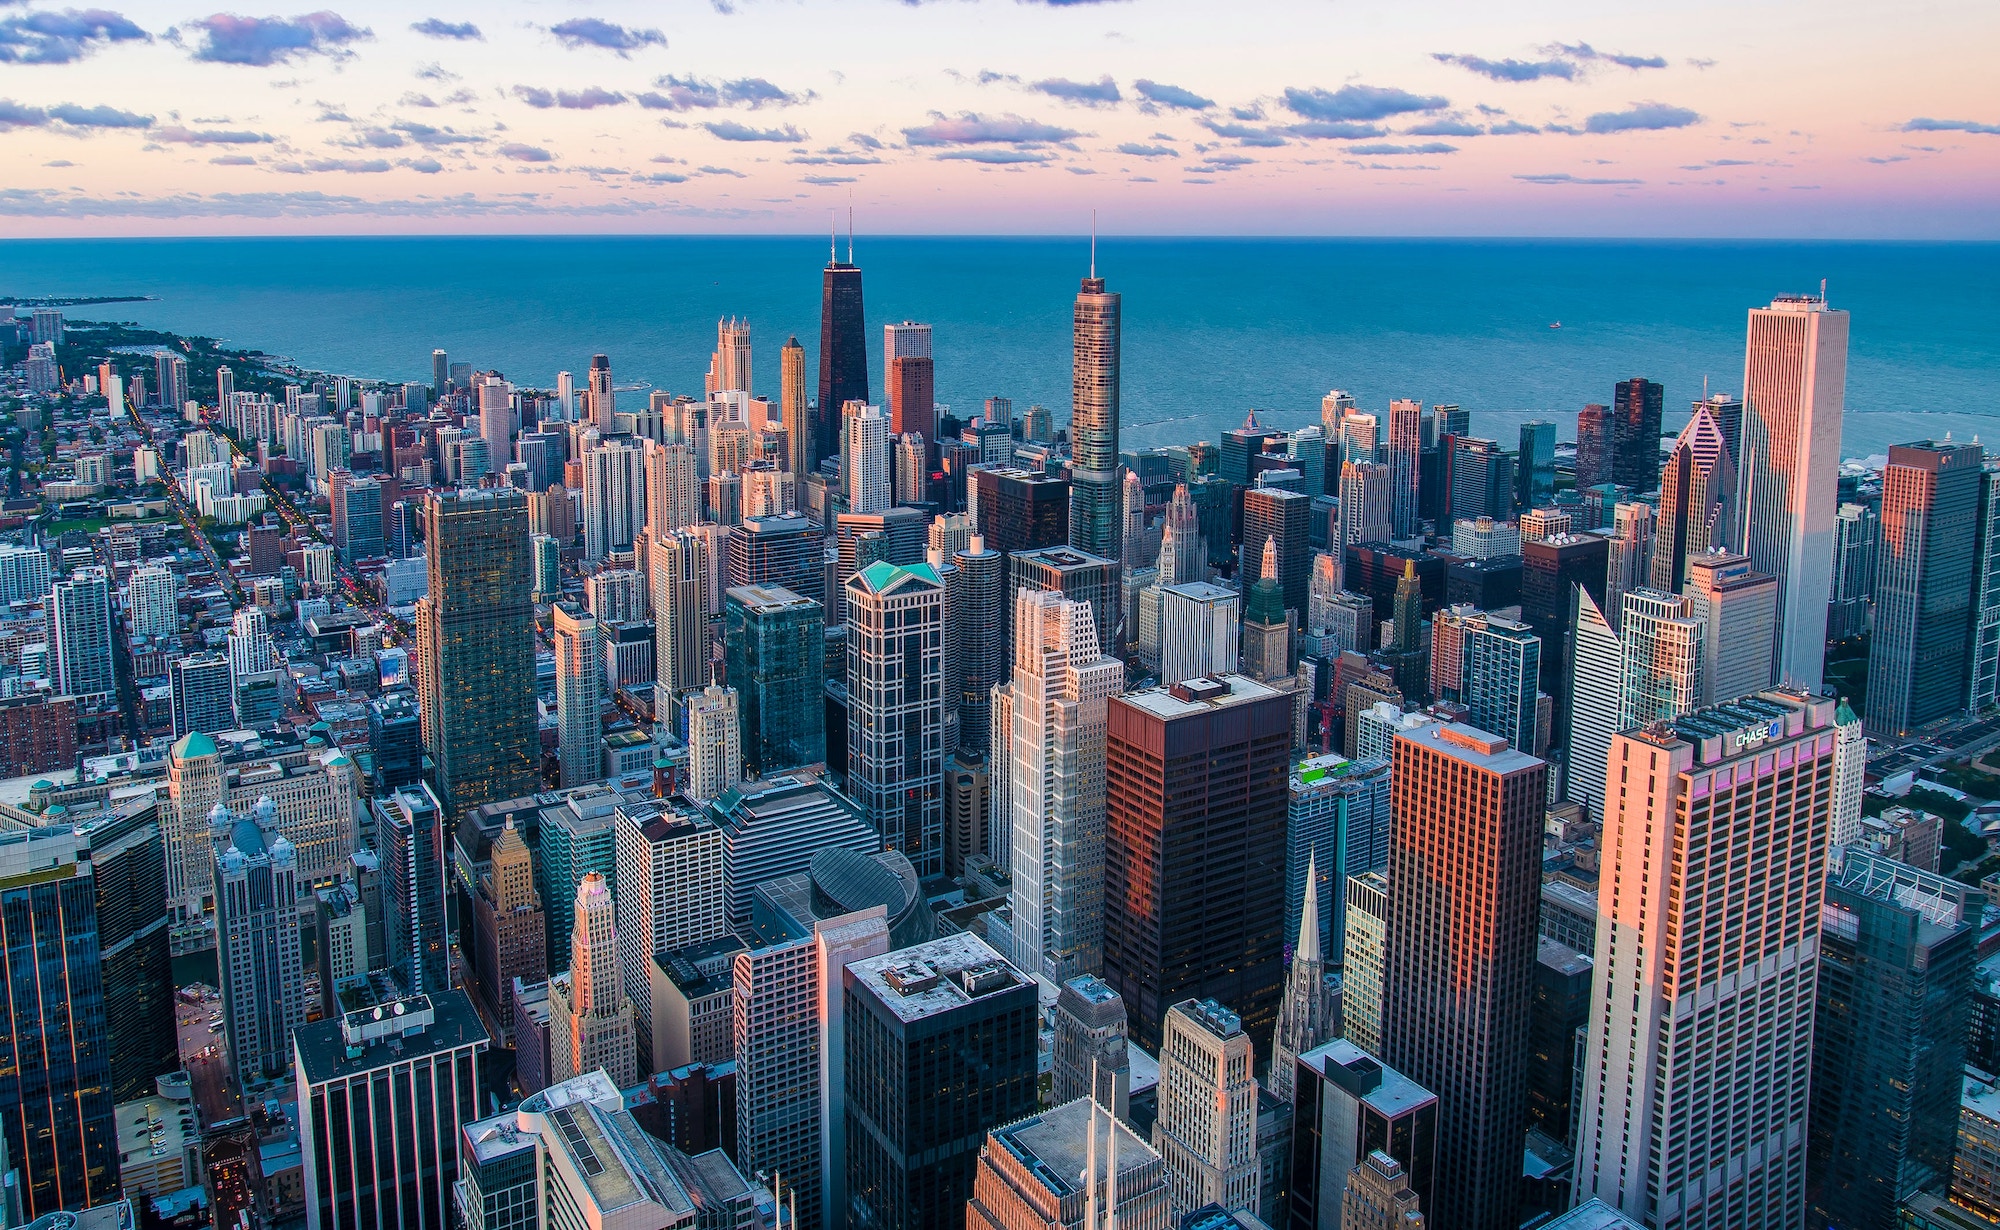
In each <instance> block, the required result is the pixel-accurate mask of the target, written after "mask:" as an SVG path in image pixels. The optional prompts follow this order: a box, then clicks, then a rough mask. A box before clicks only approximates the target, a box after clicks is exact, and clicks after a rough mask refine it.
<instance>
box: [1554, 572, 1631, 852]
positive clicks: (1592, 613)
mask: <svg viewBox="0 0 2000 1230" xmlns="http://www.w3.org/2000/svg"><path fill="white" fill-rule="evenodd" d="M1568 641H1569V646H1570V654H1571V667H1570V674H1571V678H1572V680H1573V685H1574V688H1575V692H1574V697H1573V698H1574V701H1575V705H1574V710H1573V712H1572V714H1571V717H1570V723H1569V730H1568V732H1567V739H1566V743H1567V749H1568V754H1569V759H1568V762H1567V765H1566V768H1567V772H1566V773H1565V774H1564V777H1563V792H1564V795H1565V797H1567V798H1568V799H1569V800H1570V801H1571V802H1573V803H1581V804H1583V805H1584V806H1586V807H1588V808H1589V809H1590V813H1591V815H1593V816H1596V815H1600V814H1601V813H1602V810H1603V807H1604V773H1605V765H1606V762H1607V758H1608V757H1609V756H1610V755H1611V736H1612V735H1613V734H1614V733H1615V732H1616V731H1617V730H1618V729H1619V728H1620V726H1619V720H1620V714H1621V713H1622V712H1623V707H1624V703H1625V647H1624V644H1623V643H1622V642H1620V640H1619V639H1618V634H1617V633H1616V632H1613V631H1612V630H1611V621H1610V620H1608V619H1606V618H1605V617H1604V612H1603V611H1602V610H1600V609H1599V608H1598V605H1597V603H1596V602H1595V601H1593V600H1592V599H1591V597H1590V595H1589V594H1588V593H1586V592H1584V591H1583V590H1581V589H1579V590H1578V591H1577V595H1576V614H1575V620H1574V622H1573V624H1572V625H1571V628H1570V635H1569V637H1568Z"/></svg>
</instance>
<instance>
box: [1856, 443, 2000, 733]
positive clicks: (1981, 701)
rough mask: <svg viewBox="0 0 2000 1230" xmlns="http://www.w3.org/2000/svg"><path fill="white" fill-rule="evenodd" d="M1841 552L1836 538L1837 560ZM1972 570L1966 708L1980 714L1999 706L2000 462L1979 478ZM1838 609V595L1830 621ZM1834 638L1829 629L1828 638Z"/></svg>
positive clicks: (1989, 463)
mask: <svg viewBox="0 0 2000 1230" xmlns="http://www.w3.org/2000/svg"><path fill="white" fill-rule="evenodd" d="M1843 507H1844V506H1843ZM1838 550H1839V547H1838V545H1837V538H1836V547H1835V551H1836V558H1837V553H1838ZM1972 568H1973V583H1974V585H1975V586H1976V587H1977V588H1976V590H1975V592H1974V594H1973V598H1972V649H1971V655H1972V667H1971V670H1969V671H1968V672H1967V673H1966V679H1965V707H1966V708H1967V709H1969V710H1971V711H1973V712H1975V713H1977V712H1980V711H1983V710H1985V709H1989V708H1991V707H1992V706H1993V705H1994V704H1995V703H1996V702H2000V459H1989V460H1988V461H1987V462H1986V464H1985V466H1984V467H1983V468H1982V471H1981V473H1980V476H1979V546H1978V553H1977V555H1976V556H1975V557H1974V559H1973V565H1972ZM1837 575H1838V569H1837V567H1836V576H1837ZM1837 609H1838V591H1836V598H1835V603H1834V605H1833V606H1832V607H1830V608H1829V611H1828V618H1829V619H1831V618H1832V615H1833V613H1834V611H1835V610H1837ZM1832 634H1833V633H1832V629H1831V628H1829V630H1828V635H1829V636H1831V635H1832Z"/></svg>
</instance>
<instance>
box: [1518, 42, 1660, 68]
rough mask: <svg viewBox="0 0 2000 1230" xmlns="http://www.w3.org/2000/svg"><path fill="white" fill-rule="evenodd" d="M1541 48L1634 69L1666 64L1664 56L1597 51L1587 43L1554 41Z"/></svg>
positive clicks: (1555, 53)
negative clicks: (1551, 44)
mask: <svg viewBox="0 0 2000 1230" xmlns="http://www.w3.org/2000/svg"><path fill="white" fill-rule="evenodd" d="M1542 50H1543V52H1544V53H1546V54H1549V55H1564V56H1568V57H1569V58H1570V59H1572V60H1582V61H1586V62H1597V63H1603V64H1616V65H1617V66H1619V67H1620V68H1630V69H1634V70H1636V69H1641V68H1665V67H1666V66H1667V58H1666V57H1665V56H1634V55H1624V54H1622V53H1619V52H1615V51H1599V50H1598V49H1597V48H1595V47H1592V46H1591V45H1590V44H1589V43H1556V44H1554V45H1553V46H1549V47H1544V48H1542Z"/></svg>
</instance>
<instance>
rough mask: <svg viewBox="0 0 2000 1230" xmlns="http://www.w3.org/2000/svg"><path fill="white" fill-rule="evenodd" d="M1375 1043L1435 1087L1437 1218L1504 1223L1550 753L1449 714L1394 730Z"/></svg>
mask: <svg viewBox="0 0 2000 1230" xmlns="http://www.w3.org/2000/svg"><path fill="white" fill-rule="evenodd" d="M1394 772H1395V783H1394V786H1393V788H1392V790H1391V795H1390V798H1391V805H1392V807H1393V810H1394V828H1393V830H1392V832H1391V836H1390V845H1389V953H1388V964H1387V968H1386V969H1385V971H1384V981H1383V989H1382V1050H1383V1056H1382V1057H1383V1059H1385V1060H1386V1061H1387V1062H1389V1063H1390V1064H1393V1065H1394V1066H1395V1067H1396V1068H1397V1069H1398V1070H1399V1071H1402V1072H1404V1073H1407V1074H1408V1075H1409V1077H1410V1078H1411V1079H1412V1080H1415V1081H1418V1082H1420V1083H1422V1084H1423V1085H1424V1086H1425V1087H1426V1088H1428V1089H1431V1090H1433V1091H1435V1092H1436V1093H1437V1095H1438V1101H1439V1124H1438V1135H1439V1145H1440V1147H1439V1149H1438V1154H1437V1180H1438V1182H1437V1184H1436V1190H1435V1199H1434V1202H1431V1203H1427V1205H1426V1209H1427V1216H1430V1217H1432V1218H1433V1219H1434V1220H1436V1221H1437V1222H1438V1223H1439V1224H1442V1225H1457V1226H1474V1227H1493V1228H1495V1230H1497V1228H1499V1227H1503V1226H1504V1227H1509V1228H1511V1227H1512V1226H1513V1225H1514V1223H1515V1217H1516V1214H1517V1212H1518V1207H1517V1202H1518V1198H1519V1197H1518V1187H1519V1184H1520V1176H1521V1136H1520V1130H1521V1128H1520V1125H1521V1124H1522V1123H1523V1122H1524V1121H1525V1119H1526V1110H1527V1106H1526V1103H1527V1082H1526V1071H1525V1069H1524V1068H1523V1067H1522V1065H1521V1056H1522V1055H1523V1054H1525V1053H1526V1051H1527V1041H1528V1008H1529V1003H1530V999H1531V997H1532V994H1533V987H1534V969H1535V952H1536V936H1535V924H1536V916H1537V907H1538V904H1539V901H1538V894H1537V886H1538V885H1539V883H1540V878H1541V877H1540V869H1541V853H1542V808H1543V805H1544V803H1545V801H1546V799H1547V785H1546V780H1545V779H1546V774H1547V767H1546V766H1545V765H1544V764H1543V763H1542V762H1541V761H1540V760H1537V759H1536V758H1535V757H1533V756H1531V755H1529V754H1527V753H1526V752H1522V751H1520V750H1518V749H1515V748H1511V747H1509V746H1508V745H1507V742H1506V740H1504V739H1501V738H1498V737H1496V736H1494V735H1491V734H1488V733H1487V732H1485V731H1482V730H1479V729H1476V728H1474V727H1471V726H1465V725H1461V724H1458V723H1442V722H1437V723H1431V724H1429V725H1425V726H1420V727H1416V728H1414V729H1411V730H1406V731H1404V732H1402V733H1400V734H1398V735H1397V736H1396V739H1395V744H1394Z"/></svg>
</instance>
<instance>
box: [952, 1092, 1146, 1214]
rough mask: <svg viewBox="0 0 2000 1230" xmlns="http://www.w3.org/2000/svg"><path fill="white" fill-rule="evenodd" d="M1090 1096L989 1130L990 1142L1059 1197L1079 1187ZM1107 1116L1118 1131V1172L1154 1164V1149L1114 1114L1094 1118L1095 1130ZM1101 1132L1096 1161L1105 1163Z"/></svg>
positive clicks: (1085, 1153)
mask: <svg viewBox="0 0 2000 1230" xmlns="http://www.w3.org/2000/svg"><path fill="white" fill-rule="evenodd" d="M1090 1105H1091V1103H1090V1099H1088V1098H1078V1099H1077V1100H1076V1101H1074V1102H1068V1103H1065V1104H1063V1105H1061V1106H1058V1107H1056V1108H1054V1109H1053V1110H1045V1111H1043V1112H1042V1113H1041V1114H1039V1115H1030V1116H1029V1117H1028V1118H1026V1119H1021V1120H1018V1121H1016V1122H1014V1123H1009V1124H1007V1125H1006V1126H1004V1127H997V1128H994V1129H993V1133H992V1140H993V1143H994V1144H996V1145H998V1146H999V1147H1000V1148H1002V1149H1005V1150H1007V1152H1009V1153H1011V1154H1013V1155H1014V1156H1015V1157H1016V1158H1018V1159H1019V1160H1020V1162H1021V1164H1022V1165H1024V1166H1026V1167H1027V1168H1028V1171H1029V1173H1031V1174H1033V1175H1034V1176H1035V1178H1037V1179H1039V1180H1040V1181H1041V1183H1042V1185H1043V1186H1044V1187H1046V1188H1048V1190H1049V1191H1050V1192H1051V1193H1053V1194H1054V1195H1056V1196H1057V1197H1058V1198H1060V1197H1063V1196H1067V1195H1069V1194H1071V1193H1073V1192H1076V1191H1080V1190H1081V1189H1082V1182H1081V1176H1082V1174H1083V1167H1084V1162H1085V1161H1086V1160H1087V1157H1088V1154H1087V1146H1088V1143H1089V1135H1090V1119H1091V1115H1090ZM1106 1120H1109V1121H1110V1122H1111V1123H1112V1124H1113V1129H1112V1130H1114V1131H1116V1132H1117V1133H1118V1173H1119V1174H1121V1175H1123V1174H1130V1173H1131V1172H1132V1171H1134V1170H1137V1169H1139V1168H1140V1167H1141V1166H1145V1165H1147V1164H1149V1163H1153V1162H1157V1161H1158V1160H1159V1156H1160V1155H1159V1154H1157V1153H1155V1152H1153V1150H1152V1149H1151V1147H1149V1146H1148V1145H1147V1144H1146V1142H1145V1141H1143V1140H1141V1139H1139V1137H1138V1136H1136V1135H1135V1134H1133V1131H1132V1129H1131V1128H1130V1127H1128V1126H1126V1125H1125V1124H1124V1123H1123V1122H1120V1121H1119V1120H1118V1119H1117V1118H1116V1116H1113V1115H1109V1114H1104V1115H1100V1116H1098V1123H1099V1125H1100V1126H1099V1128H1098V1131H1099V1132H1100V1133H1102V1132H1104V1130H1105V1129H1104V1128H1103V1127H1102V1124H1103V1123H1104V1122H1105V1121H1106ZM1107 1145H1108V1141H1107V1138H1106V1137H1105V1136H1102V1135H1101V1136H1099V1138H1098V1145H1097V1156H1098V1159H1099V1161H1098V1165H1100V1166H1102V1165H1103V1164H1104V1160H1103V1159H1104V1157H1105V1155H1106V1153H1107V1151H1108V1148H1107Z"/></svg>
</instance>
